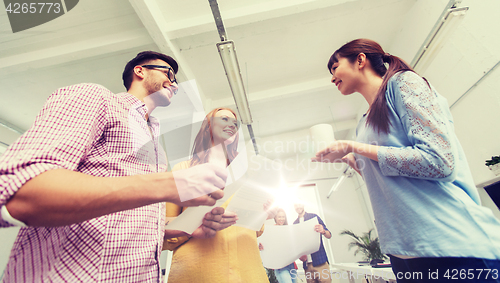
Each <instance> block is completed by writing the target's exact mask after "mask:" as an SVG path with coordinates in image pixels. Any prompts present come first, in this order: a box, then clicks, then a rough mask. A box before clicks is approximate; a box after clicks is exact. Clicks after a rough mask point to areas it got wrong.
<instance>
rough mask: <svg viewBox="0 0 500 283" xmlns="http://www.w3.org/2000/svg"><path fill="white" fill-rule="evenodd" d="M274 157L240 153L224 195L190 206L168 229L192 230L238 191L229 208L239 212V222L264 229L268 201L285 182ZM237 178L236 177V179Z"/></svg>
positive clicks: (168, 225) (253, 227) (242, 224)
mask: <svg viewBox="0 0 500 283" xmlns="http://www.w3.org/2000/svg"><path fill="white" fill-rule="evenodd" d="M278 165H279V164H276V163H275V162H274V161H272V160H270V159H268V158H265V157H262V156H260V155H259V156H255V155H251V156H247V155H246V154H242V153H240V154H238V156H237V157H236V158H235V159H234V160H233V162H231V164H230V165H229V166H228V171H229V177H228V180H227V183H226V187H225V189H224V197H223V198H222V199H220V200H218V201H217V203H216V204H215V205H214V206H211V207H208V206H199V207H190V208H188V209H186V210H185V211H184V212H182V213H181V214H180V215H179V216H178V217H177V218H176V219H174V220H172V221H171V222H170V223H168V224H167V225H166V229H171V230H181V231H184V232H186V233H189V234H192V233H193V232H194V230H196V228H198V227H199V226H200V225H201V223H202V220H203V217H204V215H205V214H206V213H207V212H209V211H210V210H212V208H214V207H217V206H221V205H222V204H223V203H224V202H225V201H226V200H227V199H228V198H229V197H231V196H232V195H233V194H234V197H233V199H232V200H231V202H230V203H229V205H228V207H227V208H226V210H227V211H232V212H235V213H237V215H238V221H237V222H236V224H235V225H236V226H241V227H245V228H249V229H252V230H255V231H258V230H260V228H261V227H262V225H263V224H264V221H265V220H266V218H267V213H266V212H265V211H264V203H266V202H267V201H268V200H269V199H271V198H272V197H273V190H275V189H278V188H279V186H280V182H281V173H280V169H281V167H280V166H278ZM233 179H236V181H232V180H233Z"/></svg>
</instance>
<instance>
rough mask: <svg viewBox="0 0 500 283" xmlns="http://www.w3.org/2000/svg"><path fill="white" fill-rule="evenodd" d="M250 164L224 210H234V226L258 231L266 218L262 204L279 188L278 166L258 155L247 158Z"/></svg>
mask: <svg viewBox="0 0 500 283" xmlns="http://www.w3.org/2000/svg"><path fill="white" fill-rule="evenodd" d="M249 160H250V165H249V168H248V171H247V173H246V179H245V182H242V186H241V188H240V189H239V190H238V191H237V192H236V193H235V195H234V197H233V199H232V200H231V202H230V203H229V205H228V206H227V208H226V210H227V211H231V212H235V213H236V215H238V221H236V224H235V226H240V227H245V228H248V229H252V230H254V231H259V230H260V229H261V227H262V225H263V224H264V222H265V221H266V219H267V212H266V211H265V210H264V204H265V203H266V202H268V201H269V200H271V199H273V198H274V195H273V192H274V191H275V190H277V189H279V188H280V185H281V173H280V171H279V170H278V169H275V168H280V167H279V166H277V165H276V164H275V162H274V161H272V160H270V159H268V158H265V157H262V156H260V155H257V156H255V155H254V156H251V157H250V158H249Z"/></svg>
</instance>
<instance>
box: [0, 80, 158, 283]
mask: <svg viewBox="0 0 500 283" xmlns="http://www.w3.org/2000/svg"><path fill="white" fill-rule="evenodd" d="M146 113H147V108H146V106H145V104H144V103H143V102H141V101H140V100H138V99H137V98H136V97H134V96H133V95H130V94H128V93H120V94H113V93H111V92H110V91H109V90H107V89H105V88H104V87H102V86H100V85H95V84H79V85H73V86H69V87H65V88H61V89H59V90H57V91H56V92H55V93H53V94H52V95H51V96H50V97H49V99H48V101H47V102H46V104H45V106H44V108H43V109H42V111H41V112H40V114H39V115H38V116H37V118H36V120H35V123H34V125H33V126H32V128H31V129H29V130H28V131H27V132H26V133H25V134H23V135H22V136H21V137H20V138H19V139H18V140H17V141H16V142H15V143H14V144H13V145H12V146H11V147H9V149H8V150H7V151H6V152H5V153H4V155H3V156H1V157H0V207H1V206H3V205H5V204H6V202H7V201H8V200H9V199H10V198H11V197H12V196H13V195H14V194H15V193H16V191H17V190H18V189H19V188H20V187H21V186H22V185H23V184H24V183H26V182H27V181H28V180H30V179H31V178H33V177H35V176H37V175H39V174H41V173H43V172H45V171H48V170H52V169H56V168H65V169H69V170H73V171H78V172H81V173H84V174H88V175H93V176H99V177H120V176H129V175H136V174H147V173H153V172H164V171H166V169H167V166H166V157H165V153H164V152H163V151H162V149H161V147H160V146H159V142H158V136H159V133H160V131H159V123H158V121H157V120H156V119H154V118H153V117H150V119H149V121H150V122H149V125H148V122H147V121H146V119H145V115H146ZM150 128H151V131H150ZM70 189H72V188H71V187H69V188H68V190H70ZM164 224H165V204H164V203H158V204H153V205H148V206H143V207H140V208H136V209H131V210H127V211H122V212H118V213H114V214H109V215H106V216H102V217H98V218H94V219H91V220H88V221H84V222H82V223H78V224H73V225H69V226H63V227H47V228H44V227H24V228H21V230H20V232H19V235H18V237H17V239H16V241H15V243H14V246H13V248H12V252H11V255H10V258H9V263H8V265H7V267H6V269H5V274H4V278H3V282H23V283H25V282H85V283H87V282H127V283H128V282H159V278H160V270H161V269H160V266H159V262H160V253H161V248H162V244H163V235H164ZM8 226H10V224H8V223H7V222H6V221H4V220H3V219H0V227H8Z"/></svg>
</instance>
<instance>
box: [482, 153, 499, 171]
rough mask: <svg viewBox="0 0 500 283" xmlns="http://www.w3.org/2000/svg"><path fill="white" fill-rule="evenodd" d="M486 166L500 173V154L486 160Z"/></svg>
mask: <svg viewBox="0 0 500 283" xmlns="http://www.w3.org/2000/svg"><path fill="white" fill-rule="evenodd" d="M485 165H486V166H488V168H489V169H490V170H491V171H492V172H493V173H494V174H495V175H496V176H498V175H500V155H499V156H492V157H491V159H490V160H486V164H485Z"/></svg>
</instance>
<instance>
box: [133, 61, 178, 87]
mask: <svg viewBox="0 0 500 283" xmlns="http://www.w3.org/2000/svg"><path fill="white" fill-rule="evenodd" d="M141 67H144V68H147V69H167V70H166V71H163V70H158V71H160V72H162V73H164V74H165V75H166V76H167V78H168V79H169V80H170V82H171V83H177V80H176V79H175V73H174V70H173V69H172V68H170V67H169V66H162V65H142V66H141Z"/></svg>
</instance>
